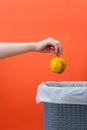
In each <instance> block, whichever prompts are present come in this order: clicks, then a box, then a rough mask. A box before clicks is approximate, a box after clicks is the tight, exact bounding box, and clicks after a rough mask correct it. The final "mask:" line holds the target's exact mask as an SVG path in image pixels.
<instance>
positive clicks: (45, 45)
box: [36, 38, 63, 56]
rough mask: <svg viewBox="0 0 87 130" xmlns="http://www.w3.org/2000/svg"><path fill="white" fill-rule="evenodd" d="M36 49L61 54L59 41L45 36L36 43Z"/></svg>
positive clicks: (61, 49)
mask: <svg viewBox="0 0 87 130" xmlns="http://www.w3.org/2000/svg"><path fill="white" fill-rule="evenodd" d="M36 51H38V52H43V53H48V52H52V53H55V54H56V55H57V56H60V55H61V54H62V51H63V48H62V45H61V43H60V41H58V40H55V39H53V38H47V39H45V40H42V41H39V42H37V43H36Z"/></svg>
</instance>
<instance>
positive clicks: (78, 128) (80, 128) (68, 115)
mask: <svg viewBox="0 0 87 130" xmlns="http://www.w3.org/2000/svg"><path fill="white" fill-rule="evenodd" d="M36 102H37V103H40V102H44V130H87V81H83V82H74V81H73V82H44V83H41V84H40V85H39V86H38V90H37V95H36Z"/></svg>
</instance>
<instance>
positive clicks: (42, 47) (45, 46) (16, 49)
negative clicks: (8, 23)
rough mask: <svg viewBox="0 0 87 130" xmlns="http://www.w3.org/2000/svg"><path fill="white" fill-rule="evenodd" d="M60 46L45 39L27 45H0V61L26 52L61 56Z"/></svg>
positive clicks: (50, 39)
mask: <svg viewBox="0 0 87 130" xmlns="http://www.w3.org/2000/svg"><path fill="white" fill-rule="evenodd" d="M62 50H63V49H62V45H61V43H60V41H58V40H56V39H53V38H47V39H44V40H42V41H39V42H27V43H0V59H5V58H7V57H11V56H16V55H19V54H23V53H27V52H42V53H50V52H51V53H55V54H56V55H57V56H60V55H62Z"/></svg>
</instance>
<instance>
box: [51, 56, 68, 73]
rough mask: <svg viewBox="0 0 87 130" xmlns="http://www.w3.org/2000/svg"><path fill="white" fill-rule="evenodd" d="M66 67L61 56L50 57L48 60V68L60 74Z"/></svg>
mask: <svg viewBox="0 0 87 130" xmlns="http://www.w3.org/2000/svg"><path fill="white" fill-rule="evenodd" d="M65 68H66V60H65V59H64V58H62V57H55V58H52V59H51V61H50V69H51V71H53V72H54V73H58V74H61V73H62V72H63V71H64V70H65Z"/></svg>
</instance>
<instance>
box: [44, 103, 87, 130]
mask: <svg viewBox="0 0 87 130" xmlns="http://www.w3.org/2000/svg"><path fill="white" fill-rule="evenodd" d="M44 129H45V130H87V105H74V104H72V105H71V104H55V103H44Z"/></svg>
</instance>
